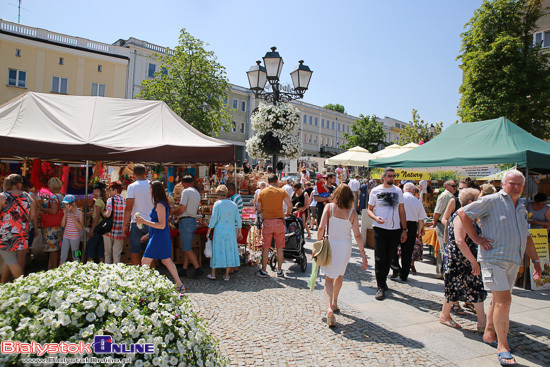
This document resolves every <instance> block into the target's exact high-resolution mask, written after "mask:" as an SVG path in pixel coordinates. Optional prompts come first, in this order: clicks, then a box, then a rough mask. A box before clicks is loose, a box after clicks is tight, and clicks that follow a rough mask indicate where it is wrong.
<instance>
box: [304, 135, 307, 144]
mask: <svg viewBox="0 0 550 367" xmlns="http://www.w3.org/2000/svg"><path fill="white" fill-rule="evenodd" d="M306 141H307V134H304V143H305V142H306Z"/></svg>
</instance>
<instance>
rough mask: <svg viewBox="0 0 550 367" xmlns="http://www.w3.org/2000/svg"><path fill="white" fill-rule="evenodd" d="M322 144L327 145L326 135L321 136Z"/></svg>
mask: <svg viewBox="0 0 550 367" xmlns="http://www.w3.org/2000/svg"><path fill="white" fill-rule="evenodd" d="M321 145H325V137H324V136H322V137H321Z"/></svg>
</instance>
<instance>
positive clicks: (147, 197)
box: [124, 163, 153, 265]
mask: <svg viewBox="0 0 550 367" xmlns="http://www.w3.org/2000/svg"><path fill="white" fill-rule="evenodd" d="M134 177H135V178H136V181H135V182H134V183H132V184H130V185H128V190H127V194H126V207H125V209H124V223H125V224H126V226H125V227H124V233H125V235H126V237H128V235H129V236H130V259H131V260H132V265H140V264H141V256H142V253H143V252H144V251H145V247H147V243H146V242H145V243H143V242H141V237H143V236H145V235H146V234H148V233H149V227H148V226H146V225H143V226H142V228H141V229H140V228H139V227H138V225H137V223H136V219H135V218H134V216H135V214H136V213H139V215H140V216H141V217H142V218H143V219H145V220H151V218H150V217H149V213H151V210H152V209H153V198H152V197H151V188H150V187H149V180H148V179H147V168H145V166H144V165H143V164H140V163H138V164H136V165H134Z"/></svg>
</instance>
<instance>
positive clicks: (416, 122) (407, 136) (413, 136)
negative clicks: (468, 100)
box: [397, 108, 443, 145]
mask: <svg viewBox="0 0 550 367" xmlns="http://www.w3.org/2000/svg"><path fill="white" fill-rule="evenodd" d="M432 125H433V126H434V128H435V132H434V134H433V136H432V137H431V138H433V137H434V136H436V135H438V134H439V133H441V130H443V122H438V123H436V124H432ZM418 128H421V129H422V130H421V132H420V134H419V133H418ZM430 135H431V133H430V125H428V123H427V122H424V120H422V119H420V115H419V114H418V111H417V110H415V109H414V108H413V110H412V119H411V121H409V124H408V125H407V126H405V127H404V128H403V129H401V131H400V132H399V136H398V137H397V142H398V143H399V144H401V145H405V144H408V143H416V144H418V143H420V141H422V140H425V139H426V138H427V137H428V138H429V137H430Z"/></svg>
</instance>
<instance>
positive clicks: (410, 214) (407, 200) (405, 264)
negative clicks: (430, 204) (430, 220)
mask: <svg viewBox="0 0 550 367" xmlns="http://www.w3.org/2000/svg"><path fill="white" fill-rule="evenodd" d="M403 191H404V193H403V204H404V206H405V215H406V217H407V240H406V241H405V242H402V243H401V266H399V256H398V255H397V253H396V254H395V257H394V258H393V262H392V265H391V268H392V270H393V274H392V276H391V277H390V278H391V279H397V276H400V278H401V280H402V281H404V282H406V281H407V277H408V276H409V272H410V270H411V261H412V254H413V251H414V244H415V242H416V238H420V236H421V235H422V233H423V232H424V219H426V217H427V216H426V211H425V210H424V205H422V203H421V202H420V200H418V199H417V198H416V197H415V196H414V184H413V183H411V182H407V183H406V184H405V186H404V187H403Z"/></svg>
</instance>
